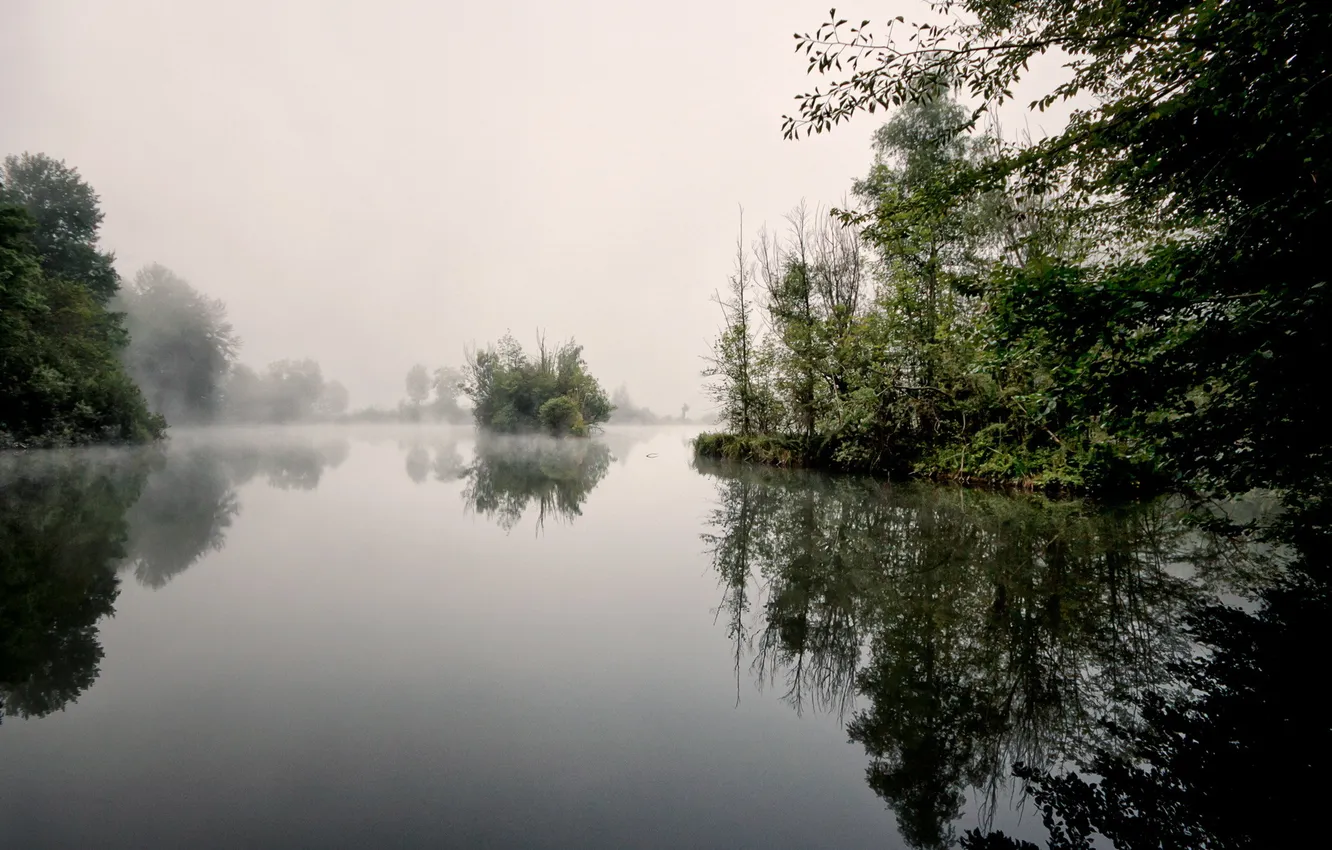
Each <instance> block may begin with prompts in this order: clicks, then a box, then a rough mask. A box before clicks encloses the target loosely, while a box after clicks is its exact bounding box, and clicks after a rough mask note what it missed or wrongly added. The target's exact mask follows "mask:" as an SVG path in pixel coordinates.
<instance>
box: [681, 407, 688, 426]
mask: <svg viewBox="0 0 1332 850" xmlns="http://www.w3.org/2000/svg"><path fill="white" fill-rule="evenodd" d="M680 421H681V422H688V421H689V405H688V404H687V403H686V404H682V405H680Z"/></svg>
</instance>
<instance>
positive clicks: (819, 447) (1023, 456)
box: [692, 431, 1172, 498]
mask: <svg viewBox="0 0 1332 850" xmlns="http://www.w3.org/2000/svg"><path fill="white" fill-rule="evenodd" d="M692 445H693V449H694V454H695V456H696V457H699V458H704V459H708V460H719V461H731V462H737V463H749V464H757V465H763V466H773V467H779V468H784V469H815V470H823V471H830V472H851V473H860V474H866V475H879V476H885V477H889V478H903V479H908V478H909V479H921V480H928V481H938V482H953V483H958V484H965V485H967V486H974V487H987V488H1001V489H1009V490H1014V489H1016V490H1025V491H1029V492H1039V493H1046V494H1050V495H1055V494H1062V495H1069V496H1073V495H1089V494H1098V495H1115V496H1117V497H1133V498H1144V497H1151V496H1155V495H1160V494H1162V493H1165V492H1168V491H1169V490H1171V489H1172V488H1171V487H1170V486H1169V483H1170V482H1169V480H1168V478H1167V477H1166V476H1165V475H1164V474H1163V473H1162V471H1161V470H1160V469H1158V468H1157V467H1156V466H1155V465H1153V464H1150V463H1148V462H1146V461H1145V460H1144V459H1142V458H1134V457H1131V456H1130V455H1129V453H1128V452H1127V451H1126V450H1125V449H1124V447H1123V446H1122V445H1119V444H1112V443H1109V442H1106V443H1095V444H1077V445H1071V444H1069V443H1068V442H1067V441H1065V442H1063V443H1058V444H1056V445H1053V446H1052V447H1049V448H1036V449H1032V448H1029V447H1011V446H1010V447H998V448H996V447H994V446H992V445H991V446H987V445H983V444H979V443H978V441H975V440H973V441H971V442H967V443H960V444H951V443H950V444H942V445H938V446H932V447H929V448H928V449H922V448H920V447H912V446H898V447H893V446H882V447H880V448H879V449H878V450H877V451H875V452H872V453H871V452H864V451H863V450H862V451H859V452H855V453H852V452H847V451H845V450H844V446H842V445H841V442H840V441H838V440H837V439H836V438H834V437H827V436H824V437H816V438H815V439H814V440H806V439H804V438H802V437H799V436H794V435H786V434H751V435H741V434H733V433H728V432H722V431H705V432H703V433H701V434H699V435H698V436H697V437H695V438H694V440H693V443H692Z"/></svg>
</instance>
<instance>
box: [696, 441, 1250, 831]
mask: <svg viewBox="0 0 1332 850" xmlns="http://www.w3.org/2000/svg"><path fill="white" fill-rule="evenodd" d="M700 468H701V470H702V471H704V472H706V473H709V474H711V475H713V476H715V478H716V483H717V488H718V492H719V497H720V498H719V506H718V508H717V510H716V511H715V512H714V514H713V516H712V520H711V526H712V528H711V531H710V532H709V533H708V534H706V535H705V536H704V537H705V540H706V541H707V543H708V545H709V548H710V549H711V551H712V553H713V558H714V566H715V568H716V570H717V573H718V576H719V578H720V579H721V582H722V586H723V598H722V602H721V614H722V615H723V616H725V617H726V619H727V622H728V627H729V635H730V637H731V640H732V641H733V652H734V654H735V664H736V674H737V687H738V686H739V676H740V674H741V667H742V666H743V662H744V661H745V659H746V658H749V659H750V664H749V667H750V670H751V672H752V673H753V675H755V676H756V677H757V678H758V680H759V683H760V685H764V684H768V685H772V684H778V685H779V686H780V687H781V688H783V691H784V697H785V699H786V700H787V701H789V702H790V703H791V704H792V706H793V707H794V708H795V709H796V710H797V711H800V710H803V709H804V708H805V707H810V708H815V709H821V710H831V711H835V712H837V713H838V714H839V715H842V716H845V717H846V718H847V719H848V726H847V729H848V732H849V734H850V737H851V738H852V740H854V741H856V742H858V743H860V744H861V745H862V746H864V748H865V751H866V752H867V754H868V755H869V756H870V765H869V767H868V769H867V779H868V782H869V785H870V786H871V787H872V788H873V789H874V791H875V792H876V793H877V794H878V795H879V796H880V797H882V798H883V799H884V800H885V802H887V804H888V806H889V808H890V809H892V811H893V812H894V813H895V815H896V818H897V822H898V827H899V831H900V832H901V834H902V836H903V838H904V839H905V840H906V841H907V842H908V843H909V844H911V845H912V846H914V847H945V846H948V845H950V844H952V843H953V841H954V840H955V839H956V837H957V836H956V835H955V827H954V822H955V821H957V820H958V819H959V817H960V816H961V814H962V811H963V806H964V803H965V801H966V800H967V799H968V798H969V797H974V798H975V799H977V800H978V801H979V808H980V817H981V823H982V824H983V825H984V824H988V823H989V821H990V818H991V817H992V816H993V814H994V811H995V809H996V806H997V803H998V802H999V800H1000V795H1001V793H1002V792H1003V791H1004V790H1005V788H1006V787H1007V785H1008V782H1007V778H1008V777H1009V776H1010V775H1011V773H1012V771H1013V768H1014V766H1015V765H1019V764H1022V765H1035V766H1037V767H1039V768H1041V769H1045V768H1055V767H1057V766H1058V764H1060V763H1062V762H1064V761H1066V760H1069V759H1076V758H1078V757H1080V756H1083V755H1086V754H1088V753H1090V752H1093V751H1095V750H1096V749H1097V748H1101V749H1106V748H1111V747H1113V746H1114V744H1115V740H1114V734H1113V732H1112V730H1114V729H1125V728H1134V727H1135V726H1137V725H1138V723H1139V720H1140V715H1139V712H1138V711H1137V710H1135V706H1138V705H1140V704H1141V703H1142V701H1143V700H1144V699H1146V698H1147V695H1148V694H1151V693H1156V692H1159V691H1161V690H1162V689H1165V688H1167V687H1168V686H1172V685H1173V684H1174V683H1175V678H1176V666H1177V664H1178V663H1179V662H1181V661H1182V660H1183V659H1186V658H1188V657H1189V656H1190V652H1191V650H1192V647H1193V643H1192V637H1191V635H1190V634H1189V632H1188V631H1187V628H1186V616H1187V615H1188V613H1189V612H1190V611H1193V610H1196V608H1197V606H1198V605H1200V604H1202V602H1203V601H1204V600H1205V599H1208V598H1211V597H1210V596H1209V594H1207V592H1206V590H1205V584H1206V582H1205V581H1200V580H1199V579H1200V578H1204V579H1210V580H1213V581H1216V580H1219V579H1220V578H1221V577H1223V576H1224V575H1225V573H1226V572H1227V571H1228V569H1229V568H1230V567H1231V565H1233V564H1234V563H1235V562H1236V561H1237V559H1238V553H1237V550H1236V549H1235V547H1233V546H1230V545H1228V544H1226V543H1225V542H1223V541H1220V540H1217V539H1213V538H1209V537H1205V536H1203V535H1201V534H1199V533H1197V532H1196V531H1193V530H1191V529H1190V527H1189V526H1187V525H1186V524H1184V523H1183V522H1182V521H1181V520H1180V518H1179V517H1178V515H1177V512H1176V511H1175V510H1173V509H1172V508H1171V506H1170V505H1169V504H1168V503H1165V502H1156V503H1151V504H1146V505H1139V506H1136V507H1134V508H1131V509H1124V510H1117V511H1107V512H1096V511H1093V510H1091V509H1090V508H1088V507H1087V506H1085V505H1082V504H1079V503H1056V502H1049V501H1046V500H1043V499H1037V498H1022V497H1012V496H1005V495H996V494H984V493H978V492H974V491H963V490H960V489H948V488H938V487H925V486H921V487H893V488H889V487H884V486H883V485H880V484H877V483H874V482H870V481H865V480H856V479H845V478H843V479H831V478H827V477H823V476H815V475H802V474H799V473H783V472H778V471H759V470H737V469H735V468H733V467H723V466H716V465H705V466H701V467H700ZM737 696H738V692H737ZM968 789H970V790H971V794H968V793H967V790H968ZM1079 846H1080V845H1079Z"/></svg>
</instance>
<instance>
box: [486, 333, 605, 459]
mask: <svg viewBox="0 0 1332 850" xmlns="http://www.w3.org/2000/svg"><path fill="white" fill-rule="evenodd" d="M463 392H464V393H466V394H467V396H468V397H469V398H471V400H472V415H473V417H474V418H475V420H476V424H477V425H478V426H480V427H481V428H484V429H487V430H491V431H496V432H500V433H509V434H515V433H528V432H538V431H540V432H545V433H548V434H552V435H554V436H585V435H587V434H588V433H589V432H590V431H591V429H593V428H595V427H596V426H599V425H601V424H602V423H603V422H605V421H606V420H608V419H609V418H610V415H611V411H612V410H613V409H614V406H613V405H612V404H611V403H610V399H608V398H607V397H606V393H605V391H604V390H603V389H602V388H601V385H600V384H598V383H597V380H596V378H593V377H592V376H591V375H589V374H588V373H587V364H586V363H585V362H584V360H583V348H582V346H580V345H578V344H577V343H575V342H574V341H573V340H570V341H568V342H566V343H564V344H563V345H561V346H560V347H559V348H558V349H556V350H554V351H548V350H547V349H546V345H545V341H544V340H538V350H537V357H536V358H531V357H529V356H528V355H527V354H526V352H524V351H523V349H522V346H521V345H519V344H518V341H517V340H515V339H514V338H513V337H512V336H509V335H506V336H505V337H504V338H503V339H501V340H500V341H499V343H498V344H497V345H493V346H490V347H488V348H483V349H478V350H476V351H473V352H470V353H469V354H468V358H467V365H466V366H465V367H464V370H463Z"/></svg>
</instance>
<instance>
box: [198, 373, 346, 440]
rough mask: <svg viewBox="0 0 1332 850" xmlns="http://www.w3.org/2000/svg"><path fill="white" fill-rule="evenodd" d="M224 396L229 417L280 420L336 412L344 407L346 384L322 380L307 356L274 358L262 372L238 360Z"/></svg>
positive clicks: (258, 420)
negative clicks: (289, 358) (292, 358)
mask: <svg viewBox="0 0 1332 850" xmlns="http://www.w3.org/2000/svg"><path fill="white" fill-rule="evenodd" d="M224 398H225V404H224V406H223V409H224V412H225V415H226V417H227V418H229V419H231V420H233V421H237V422H271V423H276V424H282V423H288V422H298V421H301V420H306V419H313V418H316V417H325V418H327V417H330V416H336V415H337V412H338V411H339V410H341V409H345V407H346V388H345V387H342V385H341V384H338V383H337V382H336V381H334V382H329V383H325V381H324V375H323V371H322V370H321V369H320V367H319V364H318V363H317V362H316V361H314V360H311V359H309V358H306V359H304V360H277V361H274V362H273V363H270V364H268V368H267V369H266V370H265V371H264V372H263V373H262V374H260V373H258V372H255V371H254V370H253V369H251V368H250V367H248V366H245V365H244V364H239V363H238V364H236V365H235V366H234V367H233V368H232V370H231V373H230V375H229V376H228V378H227V381H226V384H225V389H224Z"/></svg>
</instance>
